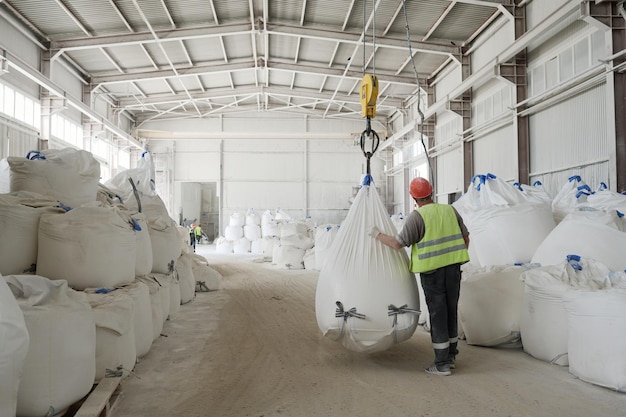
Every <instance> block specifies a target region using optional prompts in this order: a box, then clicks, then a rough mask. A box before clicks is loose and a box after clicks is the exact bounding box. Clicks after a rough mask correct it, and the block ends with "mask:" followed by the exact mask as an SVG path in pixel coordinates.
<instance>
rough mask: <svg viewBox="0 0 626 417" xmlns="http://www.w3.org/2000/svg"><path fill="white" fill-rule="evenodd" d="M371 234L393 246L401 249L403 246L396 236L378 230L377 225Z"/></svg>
mask: <svg viewBox="0 0 626 417" xmlns="http://www.w3.org/2000/svg"><path fill="white" fill-rule="evenodd" d="M369 235H370V236H371V237H373V238H374V239H376V240H378V241H380V242H382V243H383V244H385V245H387V246H389V247H391V248H394V249H401V248H402V247H403V246H402V244H401V243H400V242H398V239H396V237H395V236H391V235H386V234H384V233H382V232H381V231H380V230H378V228H377V227H376V226H373V227H372V230H371V231H370V233H369Z"/></svg>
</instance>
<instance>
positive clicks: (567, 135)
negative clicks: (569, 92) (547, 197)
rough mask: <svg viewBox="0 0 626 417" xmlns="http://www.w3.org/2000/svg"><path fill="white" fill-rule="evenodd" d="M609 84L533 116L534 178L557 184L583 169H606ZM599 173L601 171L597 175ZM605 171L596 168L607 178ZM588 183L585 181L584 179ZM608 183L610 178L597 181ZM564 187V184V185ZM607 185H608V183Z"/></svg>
mask: <svg viewBox="0 0 626 417" xmlns="http://www.w3.org/2000/svg"><path fill="white" fill-rule="evenodd" d="M606 89H607V86H606V84H601V85H598V86H595V87H593V88H591V89H589V90H587V91H585V92H583V93H581V94H578V95H576V96H574V97H571V98H569V99H568V100H565V101H563V102H561V103H559V104H557V105H554V106H552V107H550V108H547V109H545V110H543V111H541V112H539V113H536V114H533V115H531V116H530V119H529V124H530V170H531V178H533V180H534V179H536V178H537V179H538V178H543V179H544V181H546V182H549V183H553V182H557V181H551V180H550V179H549V177H550V175H553V176H555V178H557V179H558V182H562V180H563V178H565V179H567V178H568V177H569V176H571V175H575V174H578V173H579V172H580V171H581V168H582V167H586V166H590V165H596V164H597V165H600V166H604V165H605V161H608V159H609V154H610V152H611V150H610V148H611V145H610V140H609V134H608V128H607V124H608V122H607V116H606V114H607V113H606V111H607V109H606V104H607V103H606V101H607V100H606V95H607V91H606ZM596 169H599V171H596ZM603 171H605V168H592V169H590V171H589V172H596V173H595V174H593V175H599V176H606V177H608V172H607V174H603ZM583 179H584V178H583ZM597 180H600V181H605V182H606V181H608V178H597ZM561 185H562V184H561ZM607 185H610V184H608V182H607Z"/></svg>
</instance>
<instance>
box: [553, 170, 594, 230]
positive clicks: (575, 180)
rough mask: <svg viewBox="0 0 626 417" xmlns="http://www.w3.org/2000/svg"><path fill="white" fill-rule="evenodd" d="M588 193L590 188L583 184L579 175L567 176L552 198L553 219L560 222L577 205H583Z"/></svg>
mask: <svg viewBox="0 0 626 417" xmlns="http://www.w3.org/2000/svg"><path fill="white" fill-rule="evenodd" d="M589 194H591V188H589V186H588V185H587V184H585V182H584V181H583V180H582V179H581V178H580V175H573V176H571V177H569V178H568V180H567V182H566V183H565V184H564V185H563V186H562V187H561V189H560V190H559V191H558V192H557V194H556V195H555V196H554V199H553V200H552V212H553V214H554V220H555V221H556V222H557V223H560V222H561V220H563V219H564V218H565V216H567V215H568V214H570V213H571V212H573V211H574V210H575V209H576V208H577V207H578V206H580V205H584V204H585V202H586V201H587V196H588V195H589Z"/></svg>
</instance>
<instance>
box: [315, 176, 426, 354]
mask: <svg viewBox="0 0 626 417" xmlns="http://www.w3.org/2000/svg"><path fill="white" fill-rule="evenodd" d="M374 225H375V226H377V227H378V229H379V230H381V231H382V232H383V233H386V234H393V233H395V227H394V226H393V224H392V223H391V220H390V218H389V216H388V215H387V212H386V209H385V207H384V206H383V203H382V201H381V200H380V197H379V195H378V193H377V191H376V188H375V187H371V186H369V185H365V186H363V187H362V188H361V189H360V190H359V192H358V194H357V196H356V198H355V200H354V203H353V204H352V206H351V207H350V210H349V212H348V215H347V217H346V219H345V220H344V222H343V223H342V225H341V229H339V232H338V233H337V236H336V237H335V239H334V241H333V244H332V246H331V248H330V254H329V257H328V259H327V262H325V264H324V266H323V268H322V270H321V271H320V274H319V278H318V281H317V288H316V294H315V314H316V318H317V323H318V326H319V328H320V330H321V331H322V334H324V336H326V337H328V338H330V339H332V340H335V341H337V342H339V343H341V344H342V345H343V346H344V347H345V348H347V349H349V350H353V351H356V352H377V351H383V350H385V349H387V348H389V347H390V346H392V345H393V344H396V343H400V342H403V341H405V340H407V339H409V338H410V337H411V336H412V335H413V333H414V332H415V329H416V328H417V323H418V314H419V296H418V289H417V283H416V279H415V276H414V274H413V273H411V272H410V271H409V259H408V256H407V254H406V252H405V251H403V250H395V249H392V248H390V247H388V246H386V245H383V244H382V243H381V242H379V241H377V240H375V239H372V237H371V236H369V232H370V229H371V228H372V226H374Z"/></svg>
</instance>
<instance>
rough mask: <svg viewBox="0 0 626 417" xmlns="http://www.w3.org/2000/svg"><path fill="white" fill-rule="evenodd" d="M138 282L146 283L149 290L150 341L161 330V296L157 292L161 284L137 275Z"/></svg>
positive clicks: (157, 335)
mask: <svg viewBox="0 0 626 417" xmlns="http://www.w3.org/2000/svg"><path fill="white" fill-rule="evenodd" d="M136 280H137V281H138V282H141V283H143V284H146V285H147V286H148V289H149V290H150V309H151V311H152V341H155V340H156V339H157V338H158V337H159V336H161V332H162V331H163V322H164V321H165V319H164V318H163V306H162V305H161V303H162V302H163V298H162V297H161V294H160V293H159V290H160V289H161V286H160V285H159V284H157V283H156V281H155V280H154V279H152V278H150V277H148V276H138V277H137V278H136Z"/></svg>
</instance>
